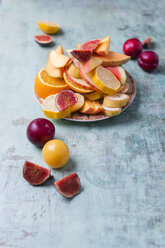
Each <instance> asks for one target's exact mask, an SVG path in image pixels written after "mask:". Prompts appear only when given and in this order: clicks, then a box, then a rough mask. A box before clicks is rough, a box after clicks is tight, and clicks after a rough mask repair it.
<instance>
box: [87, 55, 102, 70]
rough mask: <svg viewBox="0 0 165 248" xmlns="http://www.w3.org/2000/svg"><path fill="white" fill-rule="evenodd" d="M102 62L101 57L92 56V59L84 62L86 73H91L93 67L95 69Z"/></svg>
mask: <svg viewBox="0 0 165 248" xmlns="http://www.w3.org/2000/svg"><path fill="white" fill-rule="evenodd" d="M101 64H102V60H101V59H99V58H95V57H92V58H91V59H90V60H88V61H87V62H86V63H85V64H84V72H85V74H87V73H89V72H90V71H92V70H93V69H95V68H96V67H97V66H99V65H101Z"/></svg>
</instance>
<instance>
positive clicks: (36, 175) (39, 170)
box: [23, 161, 50, 185]
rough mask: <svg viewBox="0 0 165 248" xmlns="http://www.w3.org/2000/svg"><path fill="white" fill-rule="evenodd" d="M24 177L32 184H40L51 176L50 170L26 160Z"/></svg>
mask: <svg viewBox="0 0 165 248" xmlns="http://www.w3.org/2000/svg"><path fill="white" fill-rule="evenodd" d="M23 177H24V178H25V180H26V181H28V182H29V183H30V184H32V185H40V184H42V183H44V182H45V181H46V180H47V179H48V178H50V170H49V169H46V168H43V167H41V166H39V165H37V164H34V163H32V162H30V161H26V162H25V163H24V167H23Z"/></svg>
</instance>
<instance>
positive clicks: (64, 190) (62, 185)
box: [54, 173, 81, 198]
mask: <svg viewBox="0 0 165 248" xmlns="http://www.w3.org/2000/svg"><path fill="white" fill-rule="evenodd" d="M54 185H55V187H56V190H57V191H58V192H59V193H60V194H61V195H63V196H65V197H67V198H71V197H73V196H74V195H77V194H78V193H79V192H80V187H81V184H80V179H79V177H78V175H77V174H76V173H71V174H69V175H68V176H66V177H64V178H62V179H61V180H59V181H57V182H55V183H54Z"/></svg>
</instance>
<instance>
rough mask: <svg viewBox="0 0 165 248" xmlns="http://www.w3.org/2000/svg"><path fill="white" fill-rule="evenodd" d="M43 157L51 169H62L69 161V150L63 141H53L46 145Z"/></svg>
mask: <svg viewBox="0 0 165 248" xmlns="http://www.w3.org/2000/svg"><path fill="white" fill-rule="evenodd" d="M42 156H43V159H44V161H45V162H46V163H47V164H48V165H49V166H50V167H51V168H56V169H57V168H61V167H63V166H64V165H65V164H66V163H67V162H68V160H69V148H68V146H67V145H66V144H65V143H64V142H63V141H62V140H57V139H53V140H50V141H48V142H47V143H46V144H45V145H44V147H43V149H42Z"/></svg>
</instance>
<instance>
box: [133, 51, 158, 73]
mask: <svg viewBox="0 0 165 248" xmlns="http://www.w3.org/2000/svg"><path fill="white" fill-rule="evenodd" d="M158 63H159V57H158V55H157V53H155V52H153V51H145V52H142V53H141V54H140V56H139V58H138V64H139V66H140V67H141V68H142V69H143V70H145V71H153V70H155V69H156V68H157V67H158Z"/></svg>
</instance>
